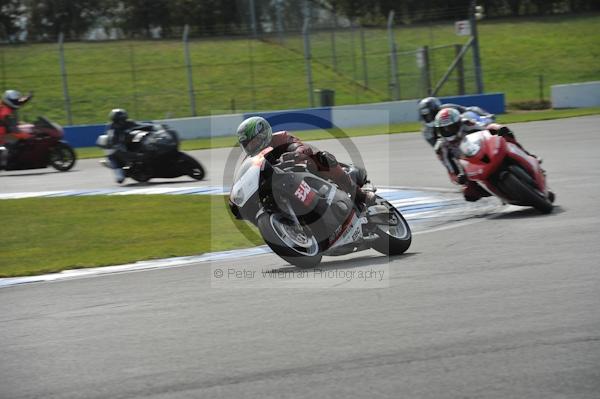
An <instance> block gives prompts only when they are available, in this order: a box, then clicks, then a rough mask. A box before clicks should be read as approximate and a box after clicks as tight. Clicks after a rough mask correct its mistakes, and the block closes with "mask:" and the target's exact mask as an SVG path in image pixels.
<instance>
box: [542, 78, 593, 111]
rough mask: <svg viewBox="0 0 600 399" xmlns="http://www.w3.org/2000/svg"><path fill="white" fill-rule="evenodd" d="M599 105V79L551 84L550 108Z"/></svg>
mask: <svg viewBox="0 0 600 399" xmlns="http://www.w3.org/2000/svg"><path fill="white" fill-rule="evenodd" d="M598 106H600V81H598V82H585V83H573V84H568V85H554V86H552V108H586V107H598Z"/></svg>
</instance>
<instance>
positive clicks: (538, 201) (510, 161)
mask: <svg viewBox="0 0 600 399" xmlns="http://www.w3.org/2000/svg"><path fill="white" fill-rule="evenodd" d="M459 150H460V154H461V157H460V163H461V166H462V168H463V170H464V172H465V174H466V175H467V177H468V178H469V179H470V180H473V181H475V182H477V183H479V184H480V185H481V186H483V187H484V188H486V189H487V191H489V192H490V193H491V194H493V195H495V196H497V197H498V198H500V199H501V200H502V201H503V202H505V203H509V204H513V205H520V206H532V207H534V208H535V209H537V210H538V211H540V212H542V213H550V212H552V208H553V205H552V203H553V202H554V193H553V192H552V191H550V190H549V189H548V186H547V184H546V174H545V172H544V170H543V169H542V168H541V166H540V163H539V161H538V159H537V158H535V157H533V156H531V155H529V154H527V153H526V152H525V151H523V150H522V149H521V148H520V147H519V146H518V145H516V144H513V143H510V142H508V141H506V139H504V137H502V136H497V135H493V134H491V133H490V132H489V131H488V130H482V131H479V132H474V133H470V134H467V135H465V136H464V137H463V138H462V140H461V142H460V144H459Z"/></svg>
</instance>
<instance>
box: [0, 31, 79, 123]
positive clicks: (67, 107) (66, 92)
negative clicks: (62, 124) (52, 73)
mask: <svg viewBox="0 0 600 399" xmlns="http://www.w3.org/2000/svg"><path fill="white" fill-rule="evenodd" d="M63 44H64V35H63V33H62V32H61V33H60V34H59V35H58V54H59V59H60V75H61V77H62V86H63V96H64V97H65V111H66V113H67V123H68V124H69V125H72V124H73V116H72V115H71V97H69V85H68V84H67V67H66V66H65V48H64V45H63ZM2 61H3V63H2V65H3V66H4V60H2Z"/></svg>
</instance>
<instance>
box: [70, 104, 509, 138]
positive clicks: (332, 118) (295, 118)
mask: <svg viewBox="0 0 600 399" xmlns="http://www.w3.org/2000/svg"><path fill="white" fill-rule="evenodd" d="M440 100H441V101H442V102H447V103H455V104H459V105H464V106H470V105H477V106H479V107H481V108H483V109H485V110H487V111H489V112H491V113H494V114H502V113H504V112H505V108H504V93H491V94H481V95H466V96H455V97H441V98H440ZM417 102H418V100H404V101H391V102H386V103H375V104H359V105H347V106H341V107H331V108H330V107H324V108H307V109H296V110H284V111H274V112H255V113H247V114H243V115H242V114H237V115H216V116H213V117H210V116H208V117H198V118H182V119H173V120H168V121H167V123H168V124H171V125H173V126H174V127H175V129H176V130H177V129H179V130H181V132H180V133H181V135H182V138H184V139H186V138H187V139H189V138H197V137H211V136H213V135H215V133H219V134H218V135H222V134H226V133H227V132H228V131H230V130H231V133H230V134H231V135H233V134H235V127H236V125H237V124H238V123H239V122H241V120H242V117H243V118H249V117H251V116H256V115H259V116H262V117H263V118H265V119H267V120H268V121H269V123H270V124H271V125H272V126H273V130H274V131H278V130H290V131H299V130H310V129H317V128H321V129H330V128H332V127H333V124H334V122H335V124H336V125H337V126H340V127H352V126H364V125H366V124H371V125H372V124H377V123H386V122H389V123H399V122H416V121H418V118H419V114H418V111H417ZM373 110H376V111H380V112H379V114H381V112H387V113H388V115H389V120H386V121H383V120H382V121H381V122H380V121H379V120H371V119H373V118H371V119H369V118H365V114H364V112H363V113H362V114H361V113H360V112H358V111H373ZM372 114H373V113H372ZM379 114H377V113H375V114H374V115H375V116H377V117H378V116H379ZM231 118H233V119H231ZM221 119H223V121H222V123H221V122H218V121H220V120H221ZM230 119H231V120H230ZM238 119H239V121H238ZM225 122H226V123H225ZM222 125H223V126H222ZM225 127H226V129H225ZM214 129H217V130H219V132H215V131H213V130H214ZM105 130H106V125H80V126H67V127H65V139H66V140H67V141H68V142H69V143H70V144H71V145H72V146H73V147H91V146H94V145H96V139H97V138H98V136H99V135H101V134H102V133H104V131H105Z"/></svg>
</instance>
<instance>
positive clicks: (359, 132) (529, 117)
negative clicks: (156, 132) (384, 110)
mask: <svg viewBox="0 0 600 399" xmlns="http://www.w3.org/2000/svg"><path fill="white" fill-rule="evenodd" d="M595 114H600V107H592V108H577V109H558V110H553V109H551V110H543V111H515V112H510V113H507V114H502V115H499V116H498V121H499V122H500V123H504V124H509V123H518V122H532V121H541V120H549V119H560V118H572V117H576V116H585V115H595ZM420 129H421V124H420V123H419V122H408V123H396V124H392V125H389V126H388V125H375V126H361V127H354V128H348V129H344V130H343V132H340V131H336V130H334V129H328V130H323V129H318V130H305V131H300V132H294V134H295V135H297V136H298V137H300V138H301V139H302V140H325V139H331V138H334V137H339V138H341V137H360V136H374V135H378V134H395V133H409V132H416V131H419V130H420ZM235 145H237V142H236V139H235V137H233V136H226V137H214V138H202V139H193V140H185V141H182V143H181V148H182V150H183V151H191V150H203V149H210V148H225V147H232V146H235ZM76 151H77V156H78V158H79V159H87V158H100V157H103V156H104V152H103V150H101V149H99V148H96V147H84V148H77V150H76Z"/></svg>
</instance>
